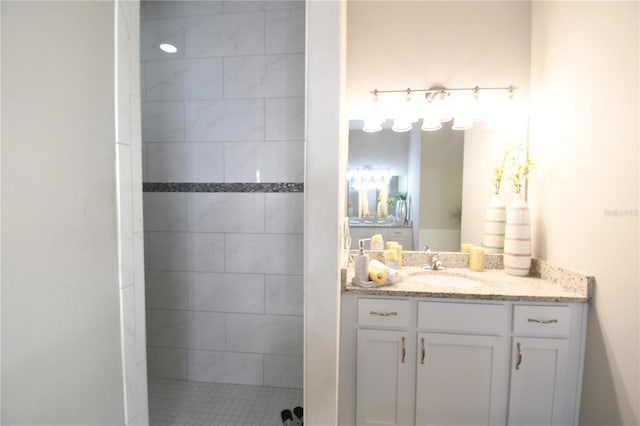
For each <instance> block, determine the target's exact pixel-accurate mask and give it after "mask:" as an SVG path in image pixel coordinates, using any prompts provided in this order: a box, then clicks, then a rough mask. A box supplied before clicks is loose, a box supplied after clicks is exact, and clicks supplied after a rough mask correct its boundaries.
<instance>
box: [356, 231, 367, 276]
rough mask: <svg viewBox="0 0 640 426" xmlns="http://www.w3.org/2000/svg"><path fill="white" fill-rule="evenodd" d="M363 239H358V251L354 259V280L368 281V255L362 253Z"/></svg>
mask: <svg viewBox="0 0 640 426" xmlns="http://www.w3.org/2000/svg"><path fill="white" fill-rule="evenodd" d="M364 241H365V240H359V241H358V246H359V248H360V253H359V254H358V255H357V256H356V259H355V267H356V280H358V281H360V282H366V281H369V255H368V254H364Z"/></svg>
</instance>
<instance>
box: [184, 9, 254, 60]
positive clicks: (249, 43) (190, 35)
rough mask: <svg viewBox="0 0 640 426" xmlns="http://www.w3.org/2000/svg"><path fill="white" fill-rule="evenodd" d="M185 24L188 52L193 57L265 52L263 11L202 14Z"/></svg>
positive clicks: (186, 50)
mask: <svg viewBox="0 0 640 426" xmlns="http://www.w3.org/2000/svg"><path fill="white" fill-rule="evenodd" d="M185 23H186V33H185V52H186V55H187V56H188V57H190V58H202V57H214V56H237V55H261V54H263V53H264V14H263V13H240V14H225V15H218V16H215V15H206V16H198V17H195V18H188V19H187V20H186V21H185Z"/></svg>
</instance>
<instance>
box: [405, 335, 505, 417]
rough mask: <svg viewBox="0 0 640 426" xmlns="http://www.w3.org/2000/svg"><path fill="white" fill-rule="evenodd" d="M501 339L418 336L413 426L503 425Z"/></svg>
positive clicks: (503, 391)
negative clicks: (414, 418)
mask: <svg viewBox="0 0 640 426" xmlns="http://www.w3.org/2000/svg"><path fill="white" fill-rule="evenodd" d="M504 340H505V339H504V337H496V336H472V335H455V334H437V333H418V341H417V379H416V422H415V424H416V425H497V424H505V418H506V405H507V404H506V401H507V376H506V368H505V365H506V364H507V363H508V359H507V358H508V347H507V346H506V344H505V341H504Z"/></svg>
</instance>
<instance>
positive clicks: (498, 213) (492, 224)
mask: <svg viewBox="0 0 640 426" xmlns="http://www.w3.org/2000/svg"><path fill="white" fill-rule="evenodd" d="M506 221H507V211H506V208H505V205H504V203H503V202H502V199H501V198H500V196H499V195H498V194H495V195H494V196H493V198H492V199H491V202H489V205H488V206H487V212H486V214H485V220H484V236H483V238H482V246H483V247H484V249H485V250H484V251H485V252H486V253H502V252H503V249H504V231H505V227H506Z"/></svg>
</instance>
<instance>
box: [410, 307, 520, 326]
mask: <svg viewBox="0 0 640 426" xmlns="http://www.w3.org/2000/svg"><path fill="white" fill-rule="evenodd" d="M506 312H507V311H506V308H505V306H504V305H503V304H484V303H450V302H420V303H419V304H418V328H420V329H423V330H430V331H453V332H471V333H489V334H500V333H504V332H506V329H507V324H508V322H507V320H506V318H507V315H506Z"/></svg>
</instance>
